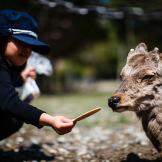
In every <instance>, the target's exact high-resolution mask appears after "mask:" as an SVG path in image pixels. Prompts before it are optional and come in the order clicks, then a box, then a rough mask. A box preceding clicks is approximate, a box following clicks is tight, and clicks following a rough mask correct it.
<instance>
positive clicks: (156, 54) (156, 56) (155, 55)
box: [150, 47, 160, 62]
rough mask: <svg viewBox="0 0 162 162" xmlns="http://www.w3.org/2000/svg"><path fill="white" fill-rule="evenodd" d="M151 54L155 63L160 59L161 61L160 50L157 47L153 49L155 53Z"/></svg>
mask: <svg viewBox="0 0 162 162" xmlns="http://www.w3.org/2000/svg"><path fill="white" fill-rule="evenodd" d="M150 53H151V57H152V60H153V61H155V62H158V61H159V59H160V56H159V49H158V48H157V47H155V48H154V49H153V51H151V52H150Z"/></svg>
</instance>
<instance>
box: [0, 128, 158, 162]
mask: <svg viewBox="0 0 162 162" xmlns="http://www.w3.org/2000/svg"><path fill="white" fill-rule="evenodd" d="M138 127H139V126H138V125H134V126H123V127H120V128H108V127H107V128H104V127H95V128H83V127H80V128H79V127H78V128H75V129H74V130H73V132H71V133H69V134H67V135H64V136H58V135H57V134H55V133H54V132H53V131H52V130H51V129H45V128H43V129H41V130H38V129H36V128H33V127H32V128H31V127H28V126H25V127H23V128H22V129H21V130H20V132H19V133H16V134H15V135H13V136H11V137H10V138H8V139H6V140H3V141H1V142H0V161H2V162H22V161H33V162H37V161H41V162H45V161H56V162H100V161H101V162H160V160H158V153H157V152H156V150H155V149H154V148H153V147H152V145H151V144H150V143H149V141H148V140H147V138H146V137H145V135H144V133H143V131H142V130H141V129H139V128H138Z"/></svg>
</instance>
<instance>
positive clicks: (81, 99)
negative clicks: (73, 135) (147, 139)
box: [32, 93, 129, 126]
mask: <svg viewBox="0 0 162 162" xmlns="http://www.w3.org/2000/svg"><path fill="white" fill-rule="evenodd" d="M110 95H111V94H108V93H88V94H83V93H82V94H78V93H77V94H65V95H52V96H41V97H39V98H38V99H36V100H35V101H34V102H33V103H32V104H33V105H34V106H37V107H39V108H41V109H42V110H44V111H46V112H48V113H50V114H51V115H54V116H55V115H64V116H66V117H69V118H76V117H77V116H78V115H80V114H82V113H84V112H86V111H89V110H91V108H93V107H96V106H99V107H102V110H101V111H99V112H98V113H96V114H95V115H93V116H90V117H89V118H87V119H85V120H83V121H81V122H79V123H78V125H79V126H96V125H102V126H107V125H114V124H124V123H127V122H128V121H129V119H128V117H127V116H128V115H126V114H125V113H121V114H119V113H114V112H112V110H111V109H110V108H109V107H108V106H107V99H108V97H109V96H110Z"/></svg>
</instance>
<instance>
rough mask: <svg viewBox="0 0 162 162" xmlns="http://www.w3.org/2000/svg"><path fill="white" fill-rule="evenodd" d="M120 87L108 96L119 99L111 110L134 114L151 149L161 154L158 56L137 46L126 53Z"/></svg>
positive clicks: (161, 58) (161, 89)
mask: <svg viewBox="0 0 162 162" xmlns="http://www.w3.org/2000/svg"><path fill="white" fill-rule="evenodd" d="M120 76H121V80H122V82H121V84H120V86H119V88H118V89H117V90H116V92H115V94H114V95H113V96H112V97H114V96H117V97H119V98H120V102H119V103H117V104H116V108H114V109H113V110H114V111H116V112H122V111H134V112H135V113H136V115H137V116H138V117H139V118H140V119H141V122H142V126H143V129H144V131H145V133H146V135H147V137H148V138H149V139H150V141H151V142H152V144H153V145H154V147H155V148H156V149H157V150H158V151H159V152H161V153H162V54H160V53H159V50H158V48H156V47H155V48H154V50H152V51H148V50H147V46H146V44H144V43H140V44H139V45H138V46H137V47H136V48H135V49H131V50H130V52H129V53H128V57H127V61H126V64H125V66H124V67H123V69H122V71H121V74H120Z"/></svg>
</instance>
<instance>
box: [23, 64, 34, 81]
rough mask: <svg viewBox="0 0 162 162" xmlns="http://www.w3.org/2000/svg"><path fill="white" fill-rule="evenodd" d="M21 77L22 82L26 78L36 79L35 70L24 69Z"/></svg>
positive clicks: (32, 68) (31, 68)
mask: <svg viewBox="0 0 162 162" xmlns="http://www.w3.org/2000/svg"><path fill="white" fill-rule="evenodd" d="M21 76H22V78H23V80H24V81H26V79H27V78H28V77H30V78H32V79H34V80H35V79H36V77H37V73H36V70H35V68H34V67H29V68H26V69H24V70H23V71H22V73H21Z"/></svg>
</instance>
